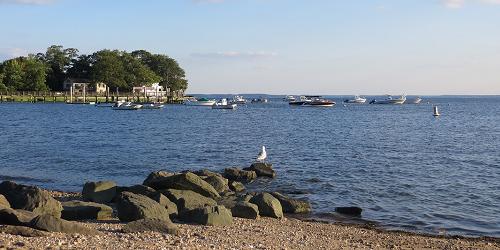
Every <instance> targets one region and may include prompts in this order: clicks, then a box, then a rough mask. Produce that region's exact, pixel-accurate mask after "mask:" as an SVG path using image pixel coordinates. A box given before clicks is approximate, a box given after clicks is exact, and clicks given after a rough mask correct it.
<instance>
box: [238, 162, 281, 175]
mask: <svg viewBox="0 0 500 250" xmlns="http://www.w3.org/2000/svg"><path fill="white" fill-rule="evenodd" d="M243 170H248V171H255V173H256V174H257V176H259V177H261V176H262V177H270V178H274V177H276V172H275V171H274V170H273V164H271V163H263V162H256V163H253V164H252V165H251V166H250V167H248V168H244V169H243Z"/></svg>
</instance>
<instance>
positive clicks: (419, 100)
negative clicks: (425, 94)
mask: <svg viewBox="0 0 500 250" xmlns="http://www.w3.org/2000/svg"><path fill="white" fill-rule="evenodd" d="M420 102H422V98H420V97H418V96H417V97H415V98H412V99H406V101H405V104H419V103H420Z"/></svg>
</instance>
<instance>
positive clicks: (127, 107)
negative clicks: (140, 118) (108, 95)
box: [113, 102, 142, 110]
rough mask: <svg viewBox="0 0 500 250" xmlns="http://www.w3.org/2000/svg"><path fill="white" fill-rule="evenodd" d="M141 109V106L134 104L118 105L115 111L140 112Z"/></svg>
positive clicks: (114, 108)
mask: <svg viewBox="0 0 500 250" xmlns="http://www.w3.org/2000/svg"><path fill="white" fill-rule="evenodd" d="M141 108H142V105H141V104H135V103H133V102H124V103H116V105H115V106H113V110H138V109H141Z"/></svg>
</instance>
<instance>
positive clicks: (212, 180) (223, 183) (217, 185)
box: [204, 175, 229, 193]
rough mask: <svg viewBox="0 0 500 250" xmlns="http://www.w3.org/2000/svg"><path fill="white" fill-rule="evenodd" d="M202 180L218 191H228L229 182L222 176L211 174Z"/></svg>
mask: <svg viewBox="0 0 500 250" xmlns="http://www.w3.org/2000/svg"><path fill="white" fill-rule="evenodd" d="M204 180H205V181H206V182H208V184H210V185H212V187H214V189H215V191H217V192H218V193H224V192H227V191H229V182H228V180H227V179H226V178H224V177H220V176H216V175H213V176H208V177H206V178H205V179H204Z"/></svg>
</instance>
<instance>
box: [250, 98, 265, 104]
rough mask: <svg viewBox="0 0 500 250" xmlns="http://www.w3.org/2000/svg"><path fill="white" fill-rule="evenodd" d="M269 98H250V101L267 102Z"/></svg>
mask: <svg viewBox="0 0 500 250" xmlns="http://www.w3.org/2000/svg"><path fill="white" fill-rule="evenodd" d="M268 102H269V100H267V99H266V98H262V97H261V98H254V99H252V103H268Z"/></svg>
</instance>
